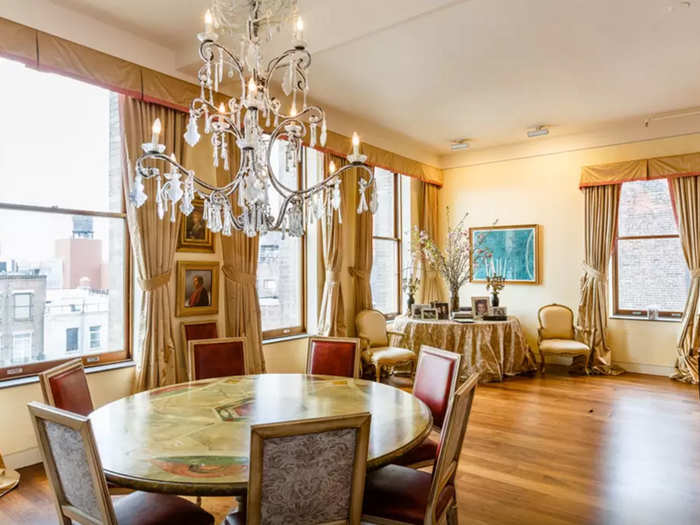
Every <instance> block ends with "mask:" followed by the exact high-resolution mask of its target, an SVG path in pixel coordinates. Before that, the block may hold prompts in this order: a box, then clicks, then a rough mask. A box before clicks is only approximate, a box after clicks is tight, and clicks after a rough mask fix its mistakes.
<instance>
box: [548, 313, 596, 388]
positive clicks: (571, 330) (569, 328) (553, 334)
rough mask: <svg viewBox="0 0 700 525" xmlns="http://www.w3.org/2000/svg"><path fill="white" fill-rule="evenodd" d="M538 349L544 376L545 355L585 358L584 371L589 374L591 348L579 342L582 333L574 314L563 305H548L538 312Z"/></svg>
mask: <svg viewBox="0 0 700 525" xmlns="http://www.w3.org/2000/svg"><path fill="white" fill-rule="evenodd" d="M537 321H538V324H539V327H538V329H537V347H538V349H539V353H540V372H541V373H542V374H544V368H545V363H544V356H545V355H564V356H573V357H575V356H579V355H582V356H584V357H585V363H584V370H586V373H588V361H589V359H590V356H591V349H590V347H589V346H588V345H587V344H585V343H582V342H581V341H579V340H577V336H578V335H579V334H580V333H581V332H582V330H581V329H579V328H577V327H575V326H574V312H573V311H572V310H571V308H569V307H568V306H564V305H563V304H556V303H553V304H548V305H546V306H543V307H542V308H540V309H539V310H538V311H537Z"/></svg>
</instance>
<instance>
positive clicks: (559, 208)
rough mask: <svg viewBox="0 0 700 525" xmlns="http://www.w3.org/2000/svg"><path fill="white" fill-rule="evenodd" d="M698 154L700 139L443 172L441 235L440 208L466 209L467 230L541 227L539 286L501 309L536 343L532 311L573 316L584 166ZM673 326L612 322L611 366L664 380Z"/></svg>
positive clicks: (509, 294)
mask: <svg viewBox="0 0 700 525" xmlns="http://www.w3.org/2000/svg"><path fill="white" fill-rule="evenodd" d="M695 151H700V133H695V134H692V135H687V136H682V137H672V138H665V139H657V140H650V141H645V142H637V143H633V144H622V145H615V146H607V147H596V148H588V149H581V150H575V151H569V152H562V153H555V154H545V155H539V156H533V157H531V158H523V159H516V160H507V161H495V162H488V163H484V164H476V165H471V166H463V167H456V168H451V169H447V170H446V171H445V185H444V187H443V188H442V189H441V190H440V192H439V203H440V208H441V232H445V231H446V225H445V215H444V212H443V210H444V208H446V207H448V206H449V207H450V209H451V212H452V215H453V217H458V216H461V215H462V214H463V213H464V212H465V211H469V213H470V216H469V218H468V220H467V223H468V225H470V226H485V225H489V224H491V223H492V222H493V221H494V220H498V222H499V224H501V225H509V224H539V225H540V226H541V231H540V233H541V263H542V265H541V271H542V284H541V285H538V286H533V285H508V286H506V288H505V289H504V290H503V292H502V301H501V304H503V305H505V306H507V307H508V312H509V313H510V314H514V315H517V316H518V317H519V318H520V320H521V321H522V323H523V326H524V329H525V332H526V335H527V338H528V341H529V342H530V344H531V346H533V348H534V347H535V343H536V335H537V334H536V327H537V321H536V313H537V309H538V308H539V307H540V306H542V305H545V304H548V303H552V302H558V303H563V304H566V305H569V306H570V307H572V308H573V309H574V310H576V306H577V304H578V283H579V278H580V276H581V270H582V266H581V263H582V261H583V255H584V254H583V227H584V223H583V217H584V215H583V205H584V199H583V194H582V193H581V192H580V191H579V189H578V179H579V174H580V169H581V167H582V166H585V165H589V164H599V163H606V162H615V161H621V160H629V159H637V158H647V157H654V156H660V155H675V154H680V153H688V152H695ZM472 295H486V289H485V286H484V285H483V284H469V285H467V286H465V287H464V289H463V290H462V292H461V296H460V297H461V301H462V303H463V304H466V302H467V301H468V300H469V297H470V296H472ZM679 329H680V323H676V322H663V321H657V322H650V321H639V320H622V319H610V321H609V325H608V333H609V336H610V344H611V346H612V348H613V360H614V361H615V362H617V363H620V364H621V365H622V366H624V367H626V368H627V369H628V370H630V371H639V372H646V373H657V374H664V375H665V374H668V373H670V372H671V370H672V367H673V365H674V360H675V355H676V350H675V341H676V337H677V335H678V332H679Z"/></svg>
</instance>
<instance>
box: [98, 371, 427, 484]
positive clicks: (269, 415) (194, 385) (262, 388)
mask: <svg viewBox="0 0 700 525" xmlns="http://www.w3.org/2000/svg"><path fill="white" fill-rule="evenodd" d="M358 412H370V413H371V414H372V423H371V427H370V443H369V454H368V468H370V469H371V468H377V467H379V466H382V465H385V464H387V463H389V462H391V461H392V460H393V459H395V458H396V457H398V456H400V455H401V454H403V453H405V452H406V451H408V450H411V449H412V448H413V447H415V446H416V445H418V443H420V442H421V441H422V440H423V439H424V438H425V437H426V436H427V435H428V434H429V433H430V428H431V425H432V416H431V415H430V411H429V410H428V408H427V406H426V405H425V404H424V403H423V402H421V401H420V400H418V398H416V397H414V396H412V395H411V394H409V393H407V392H404V391H402V390H399V389H397V388H394V387H391V386H388V385H383V384H380V383H374V382H371V381H364V380H362V379H347V378H340V377H332V376H312V375H304V374H262V375H249V376H234V377H227V378H220V379H215V380H203V381H193V382H190V383H182V384H179V385H173V386H169V387H164V388H159V389H155V390H150V391H148V392H141V393H139V394H135V395H133V396H129V397H126V398H123V399H120V400H118V401H114V402H112V403H110V404H108V405H105V406H103V407H102V408H99V409H97V410H96V411H95V412H93V413H92V414H91V415H90V419H91V421H92V426H93V431H94V433H95V438H96V440H97V446H98V448H99V451H100V458H101V460H102V467H103V469H104V471H105V474H106V477H107V479H108V480H109V481H113V482H115V483H118V484H120V485H122V486H125V487H130V488H134V489H138V490H149V491H152V492H165V493H174V494H182V495H200V496H206V495H209V496H224V495H236V494H240V493H241V492H242V491H244V490H245V488H246V486H247V483H248V451H249V446H250V426H251V425H254V424H258V423H272V422H280V421H291V420H298V419H309V418H316V417H324V416H335V415H343V414H354V413H358Z"/></svg>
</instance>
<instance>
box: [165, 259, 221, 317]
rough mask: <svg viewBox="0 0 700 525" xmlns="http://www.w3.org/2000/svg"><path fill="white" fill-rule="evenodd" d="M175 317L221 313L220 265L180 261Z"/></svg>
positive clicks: (178, 265) (216, 263)
mask: <svg viewBox="0 0 700 525" xmlns="http://www.w3.org/2000/svg"><path fill="white" fill-rule="evenodd" d="M175 294H176V297H175V315H176V316H177V317H189V316H193V315H209V314H215V313H218V311H219V263H218V262H206V261H178V263H177V286H176V287H175Z"/></svg>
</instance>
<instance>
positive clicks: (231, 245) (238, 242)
mask: <svg viewBox="0 0 700 525" xmlns="http://www.w3.org/2000/svg"><path fill="white" fill-rule="evenodd" d="M230 150H231V153H230V155H231V158H230V165H231V166H232V168H233V170H234V171H235V170H236V169H237V167H238V165H239V163H240V160H239V158H240V157H239V156H240V151H239V150H238V149H237V148H230ZM216 177H217V184H219V185H224V184H227V183H228V182H230V181H231V174H230V173H229V172H226V171H225V170H223V169H218V170H217V171H216ZM259 239H260V237H259V236H257V235H256V236H255V237H248V236H246V234H245V233H243V232H241V231H234V232H233V233H232V234H231V236H230V237H227V236H225V235H221V247H222V252H223V253H222V258H223V263H224V266H223V268H222V273H223V275H224V296H225V303H226V335H227V336H228V337H245V338H246V339H247V341H248V351H249V352H250V356H251V365H252V373H253V374H262V373H264V372H265V356H264V355H263V348H262V323H261V319H260V301H259V300H258V290H257V286H256V276H257V272H258V246H259Z"/></svg>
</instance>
